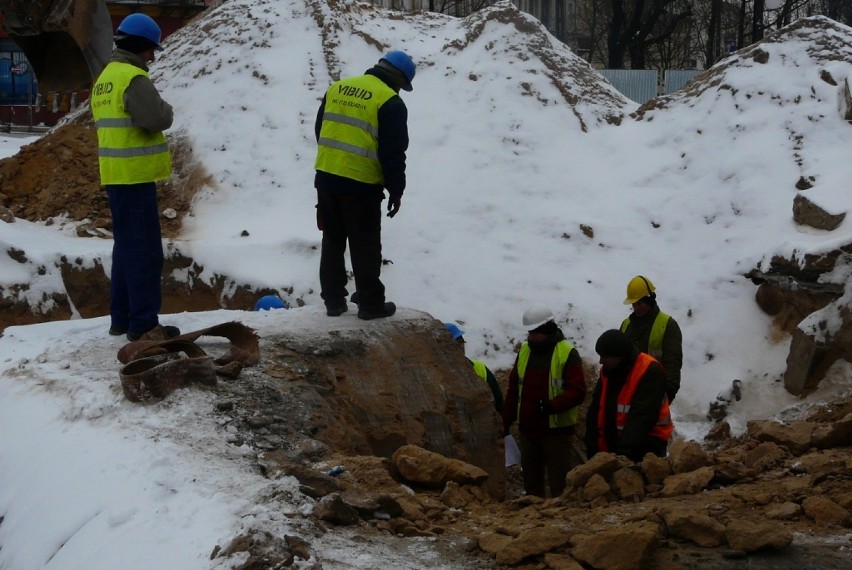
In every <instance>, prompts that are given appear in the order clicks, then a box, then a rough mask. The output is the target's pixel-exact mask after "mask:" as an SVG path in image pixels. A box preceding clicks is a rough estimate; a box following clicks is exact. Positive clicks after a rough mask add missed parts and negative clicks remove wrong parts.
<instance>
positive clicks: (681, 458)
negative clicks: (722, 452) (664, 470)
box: [669, 439, 710, 473]
mask: <svg viewBox="0 0 852 570" xmlns="http://www.w3.org/2000/svg"><path fill="white" fill-rule="evenodd" d="M669 464H670V465H671V466H672V472H673V473H688V472H690V471H695V470H696V469H698V468H699V467H706V466H707V465H709V464H710V461H709V460H708V459H707V454H706V453H704V450H703V449H701V445H700V444H699V443H698V442H697V441H684V440H682V439H678V440H675V441H674V442H672V444H671V448H670V449H669Z"/></svg>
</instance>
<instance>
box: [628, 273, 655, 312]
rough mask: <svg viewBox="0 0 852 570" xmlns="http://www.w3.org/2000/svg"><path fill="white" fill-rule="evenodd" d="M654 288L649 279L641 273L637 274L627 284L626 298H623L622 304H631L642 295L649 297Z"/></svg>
mask: <svg viewBox="0 0 852 570" xmlns="http://www.w3.org/2000/svg"><path fill="white" fill-rule="evenodd" d="M655 289H656V287H654V284H653V283H651V280H650V279H648V278H647V277H643V276H642V275H637V276H636V277H634V278H633V279H631V280H630V283H628V284H627V298H626V299H625V300H624V304H625V305H632V304H633V303H636V302H637V301H639V299H642V298H643V297H649V296H650V295H651V293H653V292H654V290H655Z"/></svg>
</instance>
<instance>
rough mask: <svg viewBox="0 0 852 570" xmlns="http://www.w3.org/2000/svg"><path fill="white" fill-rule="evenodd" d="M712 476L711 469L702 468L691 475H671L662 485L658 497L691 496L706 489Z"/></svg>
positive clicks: (712, 471)
mask: <svg viewBox="0 0 852 570" xmlns="http://www.w3.org/2000/svg"><path fill="white" fill-rule="evenodd" d="M714 474H715V471H714V470H713V468H712V467H702V468H700V469H696V470H695V471H692V472H691V473H679V474H677V475H672V476H670V477H668V478H667V479H666V480H665V482H664V483H663V490H662V491H660V495H661V496H663V497H675V496H677V495H693V494H695V493H698V492H699V491H701V490H702V489H704V488H705V487H707V485H708V484H709V483H710V481H711V480H712V479H713V475H714Z"/></svg>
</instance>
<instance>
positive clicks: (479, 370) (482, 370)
mask: <svg viewBox="0 0 852 570" xmlns="http://www.w3.org/2000/svg"><path fill="white" fill-rule="evenodd" d="M470 362H471V364H473V372H474V373H475V374H476V375H477V376H479V377H480V378H482V379H483V380H485V381H486V382H487V381H488V368H486V367H485V363H484V362H482V361H481V360H473V359H472V358H471V359H470Z"/></svg>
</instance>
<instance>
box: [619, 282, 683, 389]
mask: <svg viewBox="0 0 852 570" xmlns="http://www.w3.org/2000/svg"><path fill="white" fill-rule="evenodd" d="M624 304H625V305H632V306H633V312H632V313H631V314H630V316H629V317H627V318H626V319H624V322H622V323H621V332H623V333H624V334H626V335H627V338H629V339H630V340H631V341H633V344H635V345H636V348H638V349H639V351H640V352H646V353H648V354H650V355H651V356H653V357H654V358H656V359H657V360H658V361H659V363H660V364H662V365H663V369H665V371H666V395H667V396H668V397H669V403H670V404H671V403H672V402H674V399H675V395H676V394H677V392H678V390H680V369H681V367H682V366H683V346H682V344H683V337H682V335H681V332H680V327H679V326H678V324H677V322H676V321H675V320H674V319H673V318H672V317H670V316H669V315H667V314H666V313H664V312H662V311H660V307H658V306H657V294H656V292H655V287H654V284H653V283H651V280H650V279H648V278H647V277H644V276H642V275H637V276H636V277H634V278H633V279H631V280H630V282H629V283H628V284H627V298H626V299H624Z"/></svg>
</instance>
